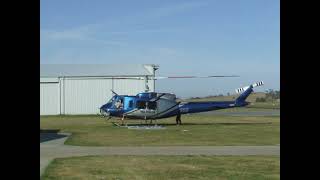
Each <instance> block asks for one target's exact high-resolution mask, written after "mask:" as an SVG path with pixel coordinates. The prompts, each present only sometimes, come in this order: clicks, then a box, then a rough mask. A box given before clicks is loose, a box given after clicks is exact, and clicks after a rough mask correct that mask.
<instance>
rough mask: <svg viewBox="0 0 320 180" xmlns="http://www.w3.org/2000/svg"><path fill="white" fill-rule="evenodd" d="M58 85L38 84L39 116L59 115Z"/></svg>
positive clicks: (55, 83)
mask: <svg viewBox="0 0 320 180" xmlns="http://www.w3.org/2000/svg"><path fill="white" fill-rule="evenodd" d="M59 99H60V98H59V83H58V82H40V115H55V114H59V113H60V111H59Z"/></svg>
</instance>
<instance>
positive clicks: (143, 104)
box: [137, 101, 157, 110]
mask: <svg viewBox="0 0 320 180" xmlns="http://www.w3.org/2000/svg"><path fill="white" fill-rule="evenodd" d="M137 108H138V109H153V110H155V109H156V108H157V102H150V101H148V102H147V101H137Z"/></svg>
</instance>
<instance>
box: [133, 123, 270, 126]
mask: <svg viewBox="0 0 320 180" xmlns="http://www.w3.org/2000/svg"><path fill="white" fill-rule="evenodd" d="M261 124H272V122H239V123H231V122H230V123H225V122H223V123H222V122H221V123H219V122H214V123H182V124H181V125H177V124H174V123H157V124H155V123H153V124H149V123H142V124H140V123H127V126H203V125H206V126H210V125H211V126H214V125H261Z"/></svg>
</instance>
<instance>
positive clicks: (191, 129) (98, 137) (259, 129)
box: [40, 114, 280, 146]
mask: <svg viewBox="0 0 320 180" xmlns="http://www.w3.org/2000/svg"><path fill="white" fill-rule="evenodd" d="M128 122H129V121H128ZM182 122H183V125H182V126H176V125H175V118H168V119H163V120H160V121H158V124H160V125H164V126H165V127H166V129H163V130H135V129H127V128H120V127H115V126H113V125H112V124H111V123H110V122H107V121H106V120H104V119H103V118H101V117H99V116H44V117H41V120H40V129H41V130H55V129H56V130H60V132H71V133H72V136H71V137H70V138H69V139H68V140H67V141H66V144H68V145H82V146H189V145H190V146H203V145H211V146H215V145H275V144H280V117H279V116H273V117H271V116H270V117H243V116H214V115H196V114H194V115H184V116H182ZM135 123H140V121H139V120H138V121H130V122H129V124H135Z"/></svg>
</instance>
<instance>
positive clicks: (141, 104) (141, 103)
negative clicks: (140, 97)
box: [137, 101, 146, 109]
mask: <svg viewBox="0 0 320 180" xmlns="http://www.w3.org/2000/svg"><path fill="white" fill-rule="evenodd" d="M137 108H138V109H145V108H146V102H145V101H137Z"/></svg>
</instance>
